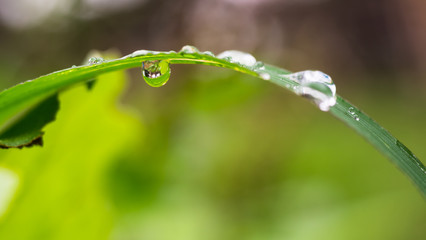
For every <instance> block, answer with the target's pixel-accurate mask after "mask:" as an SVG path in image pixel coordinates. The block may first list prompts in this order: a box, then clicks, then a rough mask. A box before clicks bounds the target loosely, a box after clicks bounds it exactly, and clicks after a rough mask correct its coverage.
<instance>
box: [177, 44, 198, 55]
mask: <svg viewBox="0 0 426 240" xmlns="http://www.w3.org/2000/svg"><path fill="white" fill-rule="evenodd" d="M179 52H180V53H190V54H191V53H199V52H200V51H198V49H197V48H196V47H194V46H190V45H185V46H183V47H182V49H181V50H180V51H179Z"/></svg>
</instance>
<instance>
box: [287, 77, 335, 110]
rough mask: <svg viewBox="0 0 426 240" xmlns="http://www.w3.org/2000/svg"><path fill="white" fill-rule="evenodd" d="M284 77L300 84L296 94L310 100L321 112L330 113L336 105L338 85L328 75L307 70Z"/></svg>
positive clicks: (295, 90)
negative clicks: (331, 108)
mask: <svg viewBox="0 0 426 240" xmlns="http://www.w3.org/2000/svg"><path fill="white" fill-rule="evenodd" d="M282 76H283V77H285V78H288V79H290V80H292V81H294V82H297V83H299V84H300V85H299V86H297V87H296V88H295V89H294V92H295V93H296V94H298V95H301V96H303V97H306V98H308V99H310V100H311V101H312V102H314V103H315V104H316V105H317V106H318V107H319V109H320V110H321V111H328V110H329V109H330V107H332V106H334V105H335V104H336V85H334V83H333V80H331V77H330V76H328V75H327V74H325V73H323V72H321V71H310V70H307V71H302V72H297V73H293V74H287V75H282Z"/></svg>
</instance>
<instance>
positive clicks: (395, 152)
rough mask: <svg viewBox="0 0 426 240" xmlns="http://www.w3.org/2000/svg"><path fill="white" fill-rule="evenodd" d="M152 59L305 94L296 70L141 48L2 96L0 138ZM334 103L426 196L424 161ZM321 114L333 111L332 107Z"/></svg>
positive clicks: (344, 118)
mask: <svg viewBox="0 0 426 240" xmlns="http://www.w3.org/2000/svg"><path fill="white" fill-rule="evenodd" d="M250 56H251V55H250ZM250 59H251V58H249V60H250ZM147 60H166V61H168V62H169V63H171V64H203V65H211V66H217V67H223V68H229V69H233V70H236V71H239V72H242V73H245V74H249V75H252V76H256V77H259V78H262V79H264V80H270V81H271V82H272V83H274V84H277V85H279V86H281V87H284V88H287V89H289V90H290V91H292V92H295V93H297V94H299V95H301V94H300V92H299V91H298V90H300V87H301V82H299V81H296V80H295V79H293V78H292V77H291V75H289V74H291V72H289V71H287V70H285V69H281V68H278V67H274V66H271V65H263V64H259V63H260V62H256V64H257V66H255V65H251V64H248V65H246V64H243V63H242V62H241V61H240V62H239V61H233V59H232V58H227V57H224V58H219V57H216V56H214V55H213V54H211V53H210V52H199V51H198V50H197V49H196V48H194V47H189V46H186V47H184V48H183V49H182V50H181V51H180V52H178V53H176V52H174V51H170V52H152V51H146V50H140V51H136V52H134V53H133V54H130V55H128V56H125V57H123V58H120V59H115V60H111V61H104V62H99V63H96V64H92V65H83V66H79V67H74V68H68V69H65V70H62V71H58V72H54V73H51V74H48V75H45V76H41V77H39V78H37V79H34V80H32V81H28V82H25V83H23V84H20V85H17V86H15V87H12V88H10V89H7V90H5V91H3V92H1V93H0V134H2V133H4V132H5V131H7V130H8V129H9V128H10V127H11V126H13V125H14V124H15V123H16V122H18V121H20V120H21V119H22V115H24V114H23V113H25V112H26V111H28V109H29V108H31V107H32V106H34V105H36V104H38V103H40V102H42V101H43V100H44V99H46V98H48V97H50V96H52V95H54V94H56V93H57V92H59V91H62V90H64V89H66V88H68V87H70V86H72V85H74V84H78V83H82V82H86V81H87V80H90V79H93V78H95V77H96V76H97V75H100V74H103V73H106V72H111V71H115V70H122V69H128V68H134V67H140V66H141V64H142V62H144V61H147ZM245 60H247V59H245ZM244 63H245V62H244ZM302 95H303V94H302ZM334 100H335V102H334V103H335V104H334V103H333V104H331V105H330V107H331V108H330V113H331V114H333V115H334V116H336V117H337V118H339V119H340V120H342V121H343V122H344V123H346V124H347V125H348V126H349V127H351V128H353V129H354V130H356V131H357V132H358V133H359V134H360V135H361V136H363V137H364V138H365V139H367V140H368V141H369V142H370V143H371V144H372V145H373V146H375V147H376V148H377V149H378V150H379V151H380V152H382V153H383V154H384V155H385V156H387V157H388V158H389V159H390V160H391V161H392V162H393V163H395V164H396V165H397V166H398V167H399V168H400V169H401V171H403V172H404V173H405V174H406V175H407V176H408V177H409V178H410V179H411V180H412V181H413V183H414V184H415V185H416V186H417V187H418V188H419V189H420V191H421V192H422V193H423V195H424V196H426V171H425V167H424V165H423V164H422V162H421V161H420V160H419V159H417V158H416V157H415V156H414V154H412V153H411V151H410V150H408V148H407V147H405V146H404V145H403V144H402V143H400V142H399V141H398V140H397V139H396V138H395V137H393V136H392V135H391V134H390V133H389V132H388V131H386V130H385V129H384V128H382V127H381V126H380V125H378V124H377V123H376V122H374V121H373V120H372V119H371V118H370V117H368V116H367V115H365V114H364V113H362V112H361V111H360V110H359V109H357V108H356V107H354V106H353V105H351V104H349V103H348V102H346V101H345V100H344V99H343V98H341V97H340V96H336V95H335V96H334ZM333 105H334V106H333ZM320 108H321V107H320ZM322 110H328V108H325V109H322Z"/></svg>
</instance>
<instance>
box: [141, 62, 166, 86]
mask: <svg viewBox="0 0 426 240" xmlns="http://www.w3.org/2000/svg"><path fill="white" fill-rule="evenodd" d="M170 73H171V70H170V64H169V62H167V61H165V60H152V61H145V62H142V75H143V79H144V80H145V82H146V83H147V84H148V85H150V86H152V87H161V86H163V85H164V84H166V83H167V81H168V80H169V78H170Z"/></svg>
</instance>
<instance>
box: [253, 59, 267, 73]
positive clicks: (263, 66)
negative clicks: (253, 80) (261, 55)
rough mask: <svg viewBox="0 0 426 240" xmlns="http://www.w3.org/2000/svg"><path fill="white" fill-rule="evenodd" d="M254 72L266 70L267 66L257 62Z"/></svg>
mask: <svg viewBox="0 0 426 240" xmlns="http://www.w3.org/2000/svg"><path fill="white" fill-rule="evenodd" d="M253 70H254V71H257V70H265V64H264V63H263V62H261V61H257V62H256V63H255V64H254V66H253Z"/></svg>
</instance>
